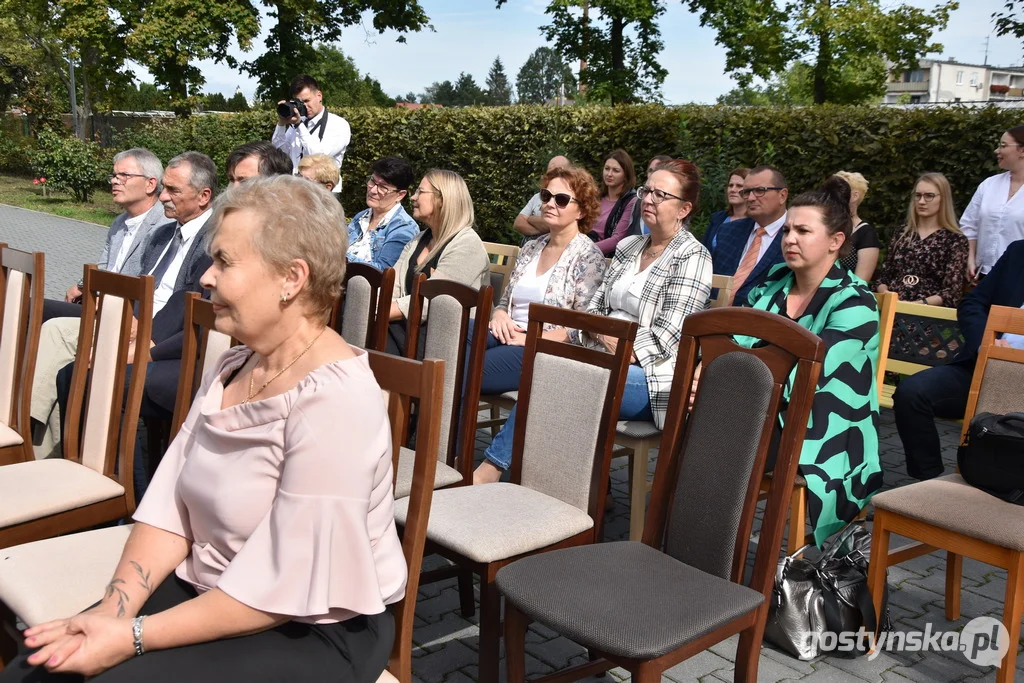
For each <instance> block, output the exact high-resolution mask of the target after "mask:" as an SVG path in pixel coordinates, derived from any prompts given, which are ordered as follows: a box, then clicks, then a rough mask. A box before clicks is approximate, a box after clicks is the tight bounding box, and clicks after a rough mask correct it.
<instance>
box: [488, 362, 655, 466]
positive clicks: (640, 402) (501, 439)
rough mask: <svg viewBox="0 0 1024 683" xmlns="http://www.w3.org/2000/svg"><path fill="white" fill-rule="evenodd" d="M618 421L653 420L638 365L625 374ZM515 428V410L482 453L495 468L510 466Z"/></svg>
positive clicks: (641, 371)
mask: <svg viewBox="0 0 1024 683" xmlns="http://www.w3.org/2000/svg"><path fill="white" fill-rule="evenodd" d="M619 419H620V420H653V419H654V414H653V413H652V412H651V396H650V394H649V393H648V392H647V376H646V375H645V374H644V370H643V368H641V367H640V366H639V365H630V366H629V372H628V373H627V374H626V387H625V389H624V390H623V393H622V405H621V406H620V408H619ZM515 428H516V409H515V407H514V406H513V408H512V412H510V413H509V414H508V422H506V423H505V426H503V427H502V428H501V431H500V432H498V433H497V435H495V437H494V439H493V440H492V441H491V445H490V446H488V447H487V450H485V451H484V457H485V458H487V459H488V460H489V461H490V462H491V464H493V465H494V466H495V467H500V468H501V469H503V470H507V469H508V468H509V467H511V466H512V435H513V434H515Z"/></svg>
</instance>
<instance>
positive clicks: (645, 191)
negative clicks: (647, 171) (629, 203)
mask: <svg viewBox="0 0 1024 683" xmlns="http://www.w3.org/2000/svg"><path fill="white" fill-rule="evenodd" d="M636 196H637V199H639V200H640V201H643V200H644V199H646V198H647V197H648V196H650V198H651V202H652V203H653V204H654V205H655V206H657V205H658V204H661V203H662V202H663V201H665V200H666V199H678V200H679V201H681V202H685V201H686V200H685V199H683V198H682V197H677V196H676V195H674V194H671V193H669V192H665V191H664V190H656V189H654V188H653V187H647V186H646V185H643V186H642V187H639V188H637V191H636Z"/></svg>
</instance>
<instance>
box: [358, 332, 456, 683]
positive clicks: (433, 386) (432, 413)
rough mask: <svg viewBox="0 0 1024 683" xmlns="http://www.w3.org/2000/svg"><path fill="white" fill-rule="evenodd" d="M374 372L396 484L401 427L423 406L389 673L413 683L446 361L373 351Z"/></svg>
mask: <svg viewBox="0 0 1024 683" xmlns="http://www.w3.org/2000/svg"><path fill="white" fill-rule="evenodd" d="M368 353H369V354H370V368H371V369H372V370H373V374H374V376H375V377H376V378H377V384H379V385H380V388H381V390H383V391H385V392H387V393H388V416H389V417H390V418H391V438H392V448H391V454H392V463H393V468H394V475H395V483H396V484H397V481H398V468H399V462H398V461H399V454H400V453H401V452H402V449H401V445H402V442H401V441H400V437H401V433H402V428H401V426H402V425H404V424H405V421H406V418H407V416H408V410H409V404H410V400H412V399H415V400H416V401H417V402H418V406H419V407H418V415H419V418H418V420H417V427H416V450H415V452H414V453H413V456H412V459H413V461H414V462H413V465H412V469H413V473H412V480H411V483H410V492H409V494H408V496H407V497H406V498H404V500H405V501H406V508H405V509H406V516H405V526H404V527H403V529H402V551H403V553H404V554H405V563H406V565H408V567H409V578H408V581H407V583H406V584H405V597H404V598H403V599H402V600H401V602H398V603H396V604H395V605H394V606H393V607H392V608H391V609H392V610H393V612H394V615H395V644H394V646H393V647H392V650H391V661H390V662H389V663H388V671H389V672H390V673H391V674H392V675H393V676H394V677H395V678H397V679H398V680H399V681H401V683H412V633H413V628H414V626H415V623H414V622H415V617H416V594H417V593H418V591H419V583H420V569H421V568H422V566H423V549H424V547H425V545H426V539H427V520H428V517H429V514H430V500H431V497H432V496H433V493H434V487H433V486H432V485H431V482H433V481H434V468H435V467H436V466H437V450H438V448H437V445H438V442H439V440H440V429H441V413H442V412H443V404H442V394H443V387H444V374H445V372H444V370H445V364H444V362H443V361H436V360H425V361H422V362H420V361H415V360H410V359H408V358H399V357H397V356H391V355H388V354H385V353H378V352H376V351H369V352H368Z"/></svg>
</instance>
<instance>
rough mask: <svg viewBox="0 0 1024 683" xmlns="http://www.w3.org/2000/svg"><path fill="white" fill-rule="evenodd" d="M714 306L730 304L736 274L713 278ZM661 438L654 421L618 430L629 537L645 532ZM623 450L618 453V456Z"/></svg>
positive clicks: (622, 424) (631, 422)
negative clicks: (625, 469)
mask: <svg viewBox="0 0 1024 683" xmlns="http://www.w3.org/2000/svg"><path fill="white" fill-rule="evenodd" d="M716 290H717V296H714V297H712V299H711V303H710V308H720V307H723V306H728V305H729V300H730V298H731V297H732V276H731V275H715V276H713V277H712V278H711V291H712V292H715V291H716ZM660 441H661V430H660V429H658V427H657V426H656V425H655V424H654V423H653V422H651V421H643V420H623V421H622V422H619V424H618V427H617V428H616V432H615V445H616V446H618V447H619V448H621V449H622V450H623V452H622V455H628V456H629V540H631V541H639V540H640V538H641V536H643V533H644V515H645V511H646V509H647V492H648V491H650V490H651V485H650V484H649V483H648V481H647V470H648V468H649V467H650V463H651V449H652V448H655V447H656V446H657V445H658V443H659V442H660ZM618 454H619V453H618V452H616V455H618Z"/></svg>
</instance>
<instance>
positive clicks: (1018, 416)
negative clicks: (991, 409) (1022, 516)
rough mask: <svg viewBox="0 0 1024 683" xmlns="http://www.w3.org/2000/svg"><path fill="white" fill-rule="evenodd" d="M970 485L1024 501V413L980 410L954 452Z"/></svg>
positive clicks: (1007, 499)
mask: <svg viewBox="0 0 1024 683" xmlns="http://www.w3.org/2000/svg"><path fill="white" fill-rule="evenodd" d="M956 461H957V465H958V467H959V469H960V476H962V477H963V478H964V481H966V482H967V483H968V484H970V485H971V486H974V487H975V488H979V489H981V490H982V491H985V492H986V493H990V494H992V495H993V496H996V497H997V498H1002V499H1003V500H1005V501H1008V502H1010V503H1016V504H1017V505H1024V413H1007V414H1006V415H997V414H995V413H979V414H978V415H976V416H975V417H974V419H973V420H971V426H970V427H969V428H968V429H967V436H966V437H965V438H964V442H963V444H962V445H961V446H960V448H959V450H957V453H956Z"/></svg>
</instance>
